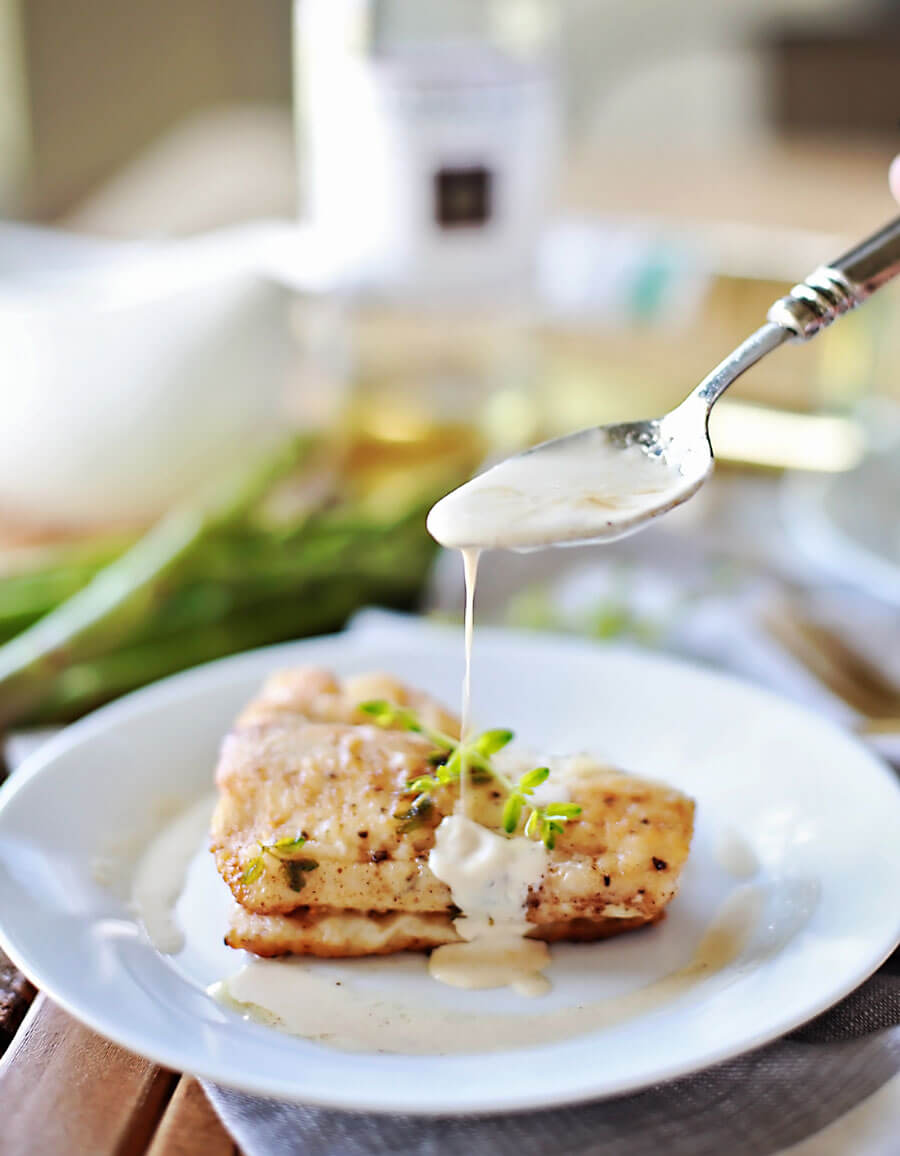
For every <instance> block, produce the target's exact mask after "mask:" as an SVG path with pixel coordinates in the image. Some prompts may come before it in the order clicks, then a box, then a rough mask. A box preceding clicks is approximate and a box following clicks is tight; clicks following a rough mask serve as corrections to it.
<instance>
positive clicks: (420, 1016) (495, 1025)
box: [210, 884, 764, 1055]
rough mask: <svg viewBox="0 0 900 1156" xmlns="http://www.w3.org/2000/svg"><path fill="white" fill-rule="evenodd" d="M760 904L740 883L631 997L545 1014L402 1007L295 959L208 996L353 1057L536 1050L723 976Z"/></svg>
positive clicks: (251, 970) (262, 965) (757, 894)
mask: <svg viewBox="0 0 900 1156" xmlns="http://www.w3.org/2000/svg"><path fill="white" fill-rule="evenodd" d="M763 901H764V900H763V891H762V889H761V888H759V887H756V886H754V885H752V884H744V885H742V886H741V887H738V888H737V889H736V890H735V891H733V892H732V894H731V895H730V896H729V897H728V899H727V900H726V901H725V903H724V904H723V905H722V907H721V908H720V910H719V911H718V912H717V914H716V915H715V917H714V918H713V920H712V922H711V923H710V925H709V927H708V928H707V930H706V932H705V934H704V935H703V937H702V938H701V940H700V942H699V944H698V945H697V948H696V950H695V952H694V954H693V956H692V958H691V959H690V960H689V961H688V962H687V963H686V964H685V965H684V966H683V967H680V968H678V969H677V970H675V971H672V972H670V973H669V974H668V975H665V976H663V977H662V978H661V979H658V980H656V981H654V982H653V983H649V984H647V985H646V986H645V987H642V988H639V989H637V990H636V991H631V992H626V993H624V994H620V995H616V996H610V997H608V998H606V999H601V1000H595V1001H591V1002H585V1003H581V1004H578V1005H573V1006H568V1007H561V1008H557V1009H555V1010H551V1011H546V1012H531V1011H529V1013H528V1014H527V1015H503V1014H500V1013H488V1014H479V1015H472V1014H467V1013H465V1012H459V1011H458V1010H455V1009H444V1008H441V1007H439V1006H435V1005H434V1004H433V1003H429V1004H424V1003H421V1004H413V1003H408V1004H403V1003H399V1002H397V1001H394V1000H390V999H386V998H384V997H383V996H382V995H380V994H379V993H377V992H373V991H371V990H368V989H365V988H363V987H361V986H358V985H356V984H354V983H353V982H352V981H351V980H346V979H341V980H335V978H334V976H333V974H332V975H329V974H328V973H327V972H326V971H325V970H324V969H321V968H317V967H316V966H315V965H310V964H308V963H306V962H304V961H301V960H292V961H289V962H287V961H280V960H261V959H260V960H254V961H253V962H252V963H249V964H248V965H247V966H246V967H245V968H244V969H243V970H242V971H240V972H238V974H237V975H235V976H232V977H231V978H230V979H226V980H224V981H222V982H221V983H218V984H214V985H213V987H212V988H210V994H211V995H213V996H214V997H215V998H216V999H218V1000H219V1001H220V1002H222V1003H223V1004H225V1005H227V1006H230V1007H233V1008H235V1009H236V1010H239V1011H240V1012H242V1013H243V1014H244V1015H245V1016H247V1017H248V1018H250V1019H255V1020H259V1021H260V1022H262V1023H265V1024H268V1025H270V1026H272V1027H277V1028H280V1029H281V1030H282V1031H286V1032H288V1033H290V1034H293V1035H298V1036H304V1037H306V1038H307V1039H312V1040H319V1041H322V1042H326V1043H328V1044H330V1045H332V1046H333V1047H338V1048H343V1049H345V1050H349V1051H372V1052H393V1053H398V1052H402V1053H406V1054H419V1055H446V1054H448V1053H454V1052H455V1053H462V1052H469V1053H472V1052H491V1051H501V1050H504V1049H508V1048H524V1047H533V1046H535V1045H538V1044H545V1043H552V1042H554V1041H557V1040H562V1039H567V1038H570V1037H572V1036H577V1035H581V1034H583V1033H586V1032H591V1031H596V1030H597V1029H600V1028H609V1027H613V1026H615V1025H617V1024H621V1023H624V1022H626V1021H628V1020H631V1019H635V1018H636V1017H638V1016H642V1015H645V1014H647V1013H648V1012H650V1011H653V1010H655V1009H656V1008H659V1007H663V1006H665V1005H666V1004H668V1003H671V1002H672V1001H673V1000H675V999H678V998H679V997H681V996H683V995H686V994H687V993H689V992H690V991H691V990H692V989H693V988H695V987H697V986H698V985H699V984H701V983H703V982H705V981H708V980H709V979H711V978H712V977H714V976H715V975H716V974H718V973H721V972H723V971H724V970H725V969H726V968H728V966H729V964H731V963H733V962H734V961H735V960H736V959H737V958H738V956H739V955H741V953H742V952H743V951H744V949H745V948H746V947H747V945H748V944H749V942H750V940H751V939H752V937H753V934H754V932H755V930H756V927H757V924H758V923H759V920H760V915H761V912H762V907H763Z"/></svg>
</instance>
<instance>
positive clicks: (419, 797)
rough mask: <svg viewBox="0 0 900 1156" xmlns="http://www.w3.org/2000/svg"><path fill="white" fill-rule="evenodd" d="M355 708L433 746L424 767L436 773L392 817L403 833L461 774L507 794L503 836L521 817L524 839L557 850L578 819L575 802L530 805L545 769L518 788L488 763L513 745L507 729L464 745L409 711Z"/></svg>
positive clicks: (377, 705)
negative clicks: (490, 783) (493, 784)
mask: <svg viewBox="0 0 900 1156" xmlns="http://www.w3.org/2000/svg"><path fill="white" fill-rule="evenodd" d="M359 709H360V710H361V711H362V712H363V713H364V714H367V715H369V716H370V717H371V718H372V719H373V720H374V722H375V723H376V724H377V725H378V726H380V727H385V728H391V729H400V730H408V731H414V732H415V733H416V734H421V735H423V736H424V737H425V738H427V739H428V740H429V741H430V742H432V743H433V744H434V747H435V749H434V751H432V753H431V754H430V755H429V756H428V762H429V764H430V765H431V766H432V767H433V768H434V769H433V771H432V773H431V774H428V775H419V776H418V778H415V779H412V780H411V781H410V782H409V783H407V792H408V793H409V794H411V795H415V796H416V797H415V798H414V799H413V801H412V803H411V804H410V805H409V807H408V808H407V809H406V810H403V811H398V812H397V813H396V814H395V815H394V818H395V819H398V820H399V821H400V822H401V824H403V826H402V827H401V830H403V831H409V830H412V828H413V827H416V826H419V825H420V823H421V822H422V821H423V820H424V818H425V816H426V815H427V814H428V813H429V812H430V810H431V808H432V806H433V804H432V801H431V798H430V795H431V792H432V791H435V790H437V789H438V788H439V787H446V786H449V785H451V784H452V783H456V782H459V780H460V778H461V777H462V774H463V771H464V769H465V771H466V773H467V774H468V775H469V776H470V778H471V779H472V780H473V781H479V782H485V781H488V780H491V779H492V780H494V781H495V782H496V783H497V784H498V785H499V786H500V787H501V788H502V789H503V790H504V791H505V793H506V801H505V803H504V805H503V815H502V819H501V822H502V826H503V830H504V832H505V833H506V834H507V835H513V834H515V832H516V830H517V828H518V826H519V824H520V822H521V821H522V819H523V818H524V819H525V830H524V834H525V835H526V836H527V837H528V838H529V839H539V840H540V841H541V842H542V843H543V844H544V845H545V846H546V847H547V848H548V849H549V850H552V849H553V847H554V846H555V845H556V836H557V835H558V834H559V833H560V832H561V831H563V830H564V828H565V824H566V823H567V822H568V821H569V820H570V819H575V818H577V817H578V816H579V815H580V814H581V807H579V806H578V805H577V803H547V804H546V805H545V806H543V807H536V806H535V805H534V804H533V802H532V801H531V796H532V795H533V794H534V791H535V788H536V787H539V786H540V785H541V783H543V782H545V781H546V779H547V777H548V775H549V774H550V769H549V767H535V769H534V770H533V771H526V772H525V774H524V775H522V777H521V778H520V779H519V781H518V782H517V783H513V782H511V781H510V780H509V779H508V778H507V777H506V775H504V774H503V773H502V772H501V771H499V770H498V769H497V768H496V767H495V766H494V765H493V764H492V762H491V756H492V755H495V754H496V753H497V752H498V751H500V750H502V749H503V748H504V747H505V746H506V745H507V744H508V743H511V742H512V740H513V737H514V736H513V732H512V731H510V730H505V729H501V728H496V729H494V730H489V731H482V733H481V734H479V735H476V736H475V738H473V739H470V740H469V741H468V742H465V743H463V742H460V741H458V740H457V739H454V738H452V737H451V736H450V735H446V734H444V733H443V732H442V731H439V730H435V729H434V728H433V727H429V726H427V725H426V724H425V723H423V722H422V720H421V719H420V718H419V717H418V715H417V714H416V713H415V711H412V710H410V709H409V708H408V707H400V706H395V705H394V704H393V703H390V702H386V701H384V700H383V699H377V700H375V701H373V702H364V703H361V704H360V707H359Z"/></svg>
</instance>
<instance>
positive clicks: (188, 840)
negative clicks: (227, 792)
mask: <svg viewBox="0 0 900 1156" xmlns="http://www.w3.org/2000/svg"><path fill="white" fill-rule="evenodd" d="M215 805H216V800H215V796H212V795H208V796H205V797H204V798H202V799H199V800H198V801H197V802H196V803H194V804H193V805H192V806H191V807H189V808H188V809H187V810H186V811H183V812H182V814H180V815H179V816H178V817H177V818H176V819H174V820H173V821H172V822H171V823H169V824H168V825H167V826H165V827H164V828H163V829H162V831H160V832H159V834H158V835H157V836H156V837H155V838H154V839H153V840H152V841H151V842H150V844H149V845H148V847H147V848H146V850H145V851H144V853H143V855H142V856H141V858H140V860H139V861H138V865H137V867H136V869H135V873H134V880H133V882H132V885H131V907H132V910H133V911H134V913H135V915H136V916H137V917H138V919H139V920H140V922H141V923H142V925H143V927H144V930H145V931H146V933H147V938H148V939H149V940H150V942H151V943H152V944H153V946H154V947H155V948H156V950H157V951H161V952H163V953H164V954H165V955H174V954H176V952H179V951H181V949H182V947H184V932H183V931H182V930H181V928H180V927H179V926H178V924H177V922H176V920H175V902H176V900H177V899H178V896H179V895H180V894H181V891H182V889H183V887H184V879H185V875H186V874H187V869H188V867H189V866H190V862H191V859H193V857H194V856H195V855H196V853H197V848H198V846H200V845H202V843H203V840H204V839H205V838H206V836H207V833H208V831H209V818H210V815H212V813H213V809H214V807H215Z"/></svg>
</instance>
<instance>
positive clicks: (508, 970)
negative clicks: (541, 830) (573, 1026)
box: [428, 814, 550, 995]
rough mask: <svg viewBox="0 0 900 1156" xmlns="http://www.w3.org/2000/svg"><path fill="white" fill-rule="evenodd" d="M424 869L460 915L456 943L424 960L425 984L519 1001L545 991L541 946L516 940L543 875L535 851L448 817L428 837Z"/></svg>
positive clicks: (521, 841)
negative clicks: (509, 991)
mask: <svg viewBox="0 0 900 1156" xmlns="http://www.w3.org/2000/svg"><path fill="white" fill-rule="evenodd" d="M428 866H429V868H430V869H431V871H432V873H433V874H434V875H436V876H437V878H438V879H440V880H441V882H442V883H446V884H447V886H448V887H449V888H450V892H451V894H452V896H453V902H454V903H455V904H456V906H457V907H458V908H460V910H461V912H462V914H461V915H460V916H459V918H458V919H457V920H456V922H455V924H454V926H455V928H456V930H457V932H458V934H459V935H460V937H461V939H462V941H463V942H461V943H448V944H445V945H444V946H443V947H438V948H436V949H435V950H434V951H433V952H432V953H431V958H430V960H429V963H428V970H429V972H430V974H431V975H432V977H433V978H434V979H437V980H439V981H440V982H441V983H447V984H450V985H451V986H453V987H464V988H487V987H507V986H508V987H511V988H513V990H514V991H517V992H519V994H521V995H541V994H543V993H544V992H545V991H547V990H549V986H550V985H549V982H548V981H547V980H546V978H545V977H544V976H543V975H542V974H541V973H542V971H543V969H544V968H545V967H546V966H547V964H548V963H549V962H550V953H549V951H548V950H547V945H546V944H545V943H543V942H541V941H539V940H532V939H525V938H524V936H525V933H526V932H527V931H528V930H529V927H530V924H529V923H528V919H527V918H526V913H527V906H526V904H527V900H528V892H529V890H530V889H531V888H537V887H538V886H539V885H540V881H541V879H542V878H543V876H544V872H545V871H546V869H547V850H546V848H545V847H544V845H543V843H537V842H535V841H534V840H533V839H525V838H523V837H521V836H519V837H514V838H508V837H506V836H504V835H498V834H496V833H495V832H494V831H490V830H488V828H487V827H482V826H481V824H479V823H475V822H473V821H472V820H471V819H468V818H466V816H465V815H460V814H455V815H448V816H446V817H445V818H444V819H443V820H442V821H441V823H440V825H439V826H438V828H437V831H436V832H435V841H434V847H433V848H432V850H431V854H430V855H429V857H428Z"/></svg>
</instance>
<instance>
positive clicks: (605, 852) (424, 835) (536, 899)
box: [211, 668, 694, 956]
mask: <svg viewBox="0 0 900 1156" xmlns="http://www.w3.org/2000/svg"><path fill="white" fill-rule="evenodd" d="M371 698H384V699H389V700H390V701H392V702H395V703H398V704H401V705H409V706H410V707H412V708H413V709H415V710H416V711H417V712H418V713H419V715H420V716H421V717H423V718H425V719H427V721H428V722H429V723H430V725H432V726H434V727H437V728H438V729H440V730H443V731H445V732H446V733H449V734H454V735H455V734H458V733H459V732H458V723H457V722H456V720H455V719H454V718H453V716H451V715H450V714H449V713H448V712H447V711H446V710H444V709H443V708H442V707H440V706H439V705H438V704H437V703H434V702H433V701H432V700H430V699H429V698H427V696H425V695H423V694H421V693H419V692H415V691H412V690H410V689H408V688H407V687H405V686H403V685H402V684H401V683H398V682H397V681H396V680H395V679H393V678H391V677H390V676H387V675H364V676H357V677H355V678H347V679H345V680H343V682H340V681H338V680H337V679H336V678H335V677H334V676H333V675H331V674H329V673H327V672H325V671H321V670H317V669H312V668H308V669H307V668H304V669H299V670H291V671H285V672H282V673H280V674H277V675H275V676H273V677H272V678H271V679H269V680H268V682H267V683H266V684H265V686H264V687H263V689H262V691H261V693H260V695H259V696H258V697H257V698H256V699H254V700H253V701H252V702H251V703H250V704H249V705H248V706H247V707H246V708H245V710H244V711H243V712H242V714H241V715H240V717H239V718H238V720H237V722H236V724H235V728H234V730H233V731H232V732H231V733H230V734H229V735H228V736H226V738H225V740H224V742H223V744H222V750H221V754H220V758H219V763H218V767H217V770H216V783H217V785H218V788H219V802H218V805H217V807H216V811H215V814H214V816H213V822H212V832H211V849H212V851H213V853H214V855H215V857H216V864H217V867H218V870H219V873H220V874H221V875H222V878H223V879H224V880H225V882H226V883H227V884H228V886H229V887H230V889H231V891H232V894H233V895H234V898H235V900H236V901H237V903H238V905H239V906H238V909H237V911H236V913H235V917H234V921H233V925H232V928H231V930H230V931H229V934H228V938H227V942H228V943H230V944H231V946H233V947H243V948H246V949H247V950H249V951H253V952H255V953H256V954H258V955H279V954H284V953H287V952H295V953H298V954H313V955H329V956H350V955H366V954H384V953H387V952H393V951H404V950H424V949H427V948H429V947H433V946H435V945H436V944H437V943H444V942H452V940H453V939H455V938H456V934H455V932H454V931H453V927H452V920H453V917H454V915H455V914H456V910H455V908H454V906H453V901H452V897H451V894H450V890H449V888H448V887H447V886H446V884H444V883H442V882H441V881H440V880H439V879H437V878H436V876H434V875H433V874H432V873H431V871H430V869H429V867H428V855H429V852H430V850H431V847H432V846H433V843H434V832H435V828H436V827H437V826H438V824H439V823H440V822H441V820H442V818H443V817H444V816H445V815H447V814H449V813H450V812H451V810H452V807H453V803H454V798H455V792H454V793H451V792H450V791H449V790H446V789H442V790H440V791H437V792H435V793H434V794H433V796H432V803H433V805H432V806H431V808H430V810H429V811H428V812H427V813H426V814H425V815H423V816H419V817H418V819H417V821H416V822H415V823H405V822H403V821H401V820H400V819H398V815H402V814H403V813H404V812H406V811H407V810H408V808H409V804H410V796H409V794H408V791H407V784H408V782H409V781H410V779H413V778H415V777H416V776H417V775H420V774H424V773H426V772H427V771H428V770H430V764H429V762H428V757H429V755H430V754H431V753H432V747H431V744H430V743H429V742H428V741H427V740H426V739H424V738H423V737H422V736H421V735H419V734H416V733H411V732H407V731H399V730H397V731H394V730H383V729H381V728H379V727H376V726H373V725H370V724H369V723H368V722H367V716H366V715H365V714H362V713H361V712H360V711H359V710H358V704H359V703H360V702H364V701H365V700H366V699H371ZM566 786H567V789H568V793H569V796H570V798H571V800H572V801H573V802H576V803H578V804H580V806H581V807H582V814H581V816H580V818H579V819H578V820H576V821H572V822H570V823H568V824H567V826H566V829H565V831H564V832H563V833H562V834H561V835H560V836H559V837H558V839H557V842H556V846H555V848H554V849H553V850H552V851H551V852H549V865H548V869H547V871H546V873H545V875H544V878H543V880H542V882H541V885H540V887H539V888H538V889H536V890H534V891H533V892H532V893H531V894H530V895H529V897H528V920H529V922H531V923H532V924H534V925H535V930H534V935H535V936H537V937H540V938H542V939H548V940H557V939H595V938H601V937H604V936H607V935H610V934H616V933H618V932H620V931H625V930H629V929H631V928H634V927H638V926H641V925H643V924H647V923H652V922H655V921H656V920H657V919H659V918H660V917H661V916H662V914H663V913H664V910H665V907H666V906H667V904H668V903H669V902H670V901H671V899H672V897H673V896H674V894H675V892H676V890H677V886H678V879H679V876H680V873H681V870H682V868H683V866H684V863H685V861H686V859H687V855H688V851H689V848H690V842H691V836H692V831H693V817H694V804H693V802H692V800H690V799H689V798H687V797H686V796H685V795H683V794H681V793H680V792H679V791H676V790H674V789H673V788H671V787H668V786H665V785H664V784H660V783H656V782H652V781H650V780H647V779H641V778H637V777H635V776H633V775H628V774H625V773H623V772H621V771H618V770H613V769H609V768H606V767H601V766H597V765H594V764H589V763H585V762H582V763H579V765H578V767H577V768H576V769H575V770H574V771H573V773H571V774H570V775H569V776H568V777H567V780H566ZM502 802H503V800H502V798H501V795H500V792H499V791H497V790H496V788H495V784H493V783H487V784H481V785H478V786H475V787H473V789H472V792H471V799H470V812H469V813H470V815H471V817H473V818H475V819H477V820H478V821H479V822H482V823H485V825H487V826H494V827H497V826H499V816H500V809H501V807H502ZM301 834H302V835H303V836H304V837H305V843H304V845H303V847H302V852H301V853H300V854H301V855H302V859H303V864H302V865H300V866H298V865H291V864H289V863H286V862H284V861H282V860H280V859H279V858H277V857H276V856H275V855H273V854H262V855H260V844H261V843H264V844H272V843H274V842H275V841H277V840H278V839H283V838H287V839H293V838H295V837H296V836H297V835H301ZM255 860H258V867H259V869H258V870H256V871H249V872H248V866H249V865H250V864H251V863H253V862H254V861H255ZM448 935H449V936H450V939H449V940H448V938H447V936H448Z"/></svg>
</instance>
